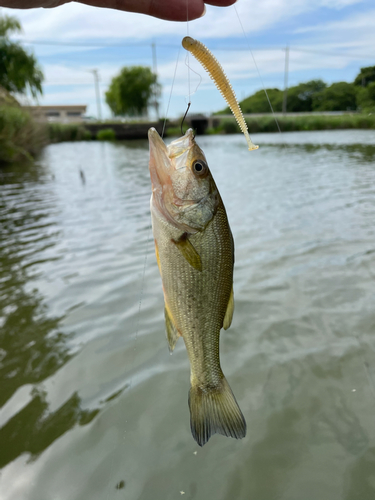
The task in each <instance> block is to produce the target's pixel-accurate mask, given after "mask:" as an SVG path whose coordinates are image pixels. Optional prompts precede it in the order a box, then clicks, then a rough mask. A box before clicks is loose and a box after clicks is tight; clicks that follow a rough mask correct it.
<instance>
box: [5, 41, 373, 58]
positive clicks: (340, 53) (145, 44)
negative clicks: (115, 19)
mask: <svg viewBox="0 0 375 500" xmlns="http://www.w3.org/2000/svg"><path fill="white" fill-rule="evenodd" d="M0 38H3V37H0ZM12 40H14V41H15V42H21V43H25V44H30V45H51V46H61V47H63V46H67V47H91V48H92V47H94V48H111V47H135V46H137V47H149V46H150V45H151V46H152V45H153V44H154V45H156V44H155V43H154V42H137V43H132V42H118V43H102V42H79V41H77V42H67V41H61V40H38V39H36V40H32V39H18V38H17V39H16V38H15V39H13V38H12ZM157 46H158V47H164V48H173V49H175V48H176V47H177V46H179V44H177V43H168V44H167V43H158V44H157ZM211 46H212V47H213V48H214V50H221V51H244V50H248V47H246V46H243V45H236V46H225V47H222V46H220V45H219V46H214V45H212V44H211ZM289 49H290V50H291V51H292V50H293V51H295V52H307V53H315V54H325V55H332V56H342V57H350V58H354V59H374V58H375V54H374V53H372V54H353V53H350V52H349V53H348V52H344V51H343V50H336V51H335V50H326V49H321V50H319V49H310V48H307V47H301V46H298V45H293V47H289ZM252 50H253V51H257V50H262V51H267V50H275V51H277V50H280V51H284V50H285V47H280V46H266V45H264V46H257V47H254V48H253V49H252ZM344 50H345V49H344Z"/></svg>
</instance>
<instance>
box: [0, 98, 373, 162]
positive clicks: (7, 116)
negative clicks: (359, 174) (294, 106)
mask: <svg viewBox="0 0 375 500" xmlns="http://www.w3.org/2000/svg"><path fill="white" fill-rule="evenodd" d="M275 118H276V119H275ZM245 119H246V123H247V126H248V129H249V132H250V134H254V133H267V132H278V130H279V129H280V131H281V132H298V131H313V130H344V129H363V130H366V129H367V130H369V129H375V114H359V113H353V114H351V113H347V114H341V115H327V114H311V115H306V114H301V115H297V114H293V115H292V114H291V115H288V114H287V115H277V116H276V117H274V116H273V115H272V114H268V115H254V116H253V117H251V116H249V115H247V116H246V118H245ZM276 120H277V122H276ZM180 121H181V120H173V121H172V120H167V121H166V123H164V120H160V121H159V122H143V123H142V122H140V123H139V122H138V123H137V122H134V123H119V122H102V123H99V122H97V123H70V124H64V123H43V124H42V123H37V122H35V121H34V120H32V118H31V117H30V115H29V114H28V113H27V112H25V111H24V110H23V109H22V108H21V107H18V106H0V163H9V162H13V161H17V160H19V159H21V158H23V157H24V158H32V157H35V155H37V154H38V153H39V152H40V150H41V149H42V148H43V146H44V145H46V144H48V143H57V142H68V141H89V140H128V139H147V132H148V129H149V128H150V127H155V128H156V129H157V130H158V132H159V133H161V132H162V130H163V128H165V131H164V136H166V137H168V136H169V137H171V136H180V135H181V128H180ZM187 126H189V127H192V128H194V129H195V130H196V132H197V135H213V134H220V135H225V134H237V133H239V127H238V125H237V123H236V121H235V119H234V117H228V116H224V117H221V116H212V117H205V116H203V115H199V116H192V117H188V118H187V119H186V120H185V126H184V129H186V127H187Z"/></svg>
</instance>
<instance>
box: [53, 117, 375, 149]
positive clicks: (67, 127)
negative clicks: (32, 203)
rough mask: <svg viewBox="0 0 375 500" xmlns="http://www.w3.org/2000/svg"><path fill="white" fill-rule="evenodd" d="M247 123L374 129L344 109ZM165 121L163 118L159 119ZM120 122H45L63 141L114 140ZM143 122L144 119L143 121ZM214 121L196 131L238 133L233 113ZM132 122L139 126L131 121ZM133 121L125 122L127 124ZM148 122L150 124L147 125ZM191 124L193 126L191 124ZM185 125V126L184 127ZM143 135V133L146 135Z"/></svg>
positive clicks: (289, 128)
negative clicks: (95, 128) (89, 125)
mask: <svg viewBox="0 0 375 500" xmlns="http://www.w3.org/2000/svg"><path fill="white" fill-rule="evenodd" d="M245 121H246V123H247V126H248V128H249V133H250V134H256V133H267V132H278V126H277V123H278V125H279V127H280V130H281V132H300V131H312V130H345V129H364V130H369V129H370V130H375V114H368V113H347V114H346V113H345V114H342V115H327V114H312V115H306V114H305V113H301V116H298V115H297V114H296V113H293V114H291V115H288V114H286V115H282V116H277V123H276V121H275V118H274V117H273V115H272V114H267V115H262V116H259V115H258V116H257V115H256V116H254V117H248V116H247V117H246V120H245ZM160 122H161V123H162V124H164V120H160ZM118 123H119V122H116V121H115V122H113V123H111V122H109V121H108V122H103V123H102V127H103V128H102V130H100V131H99V132H97V133H96V134H92V133H91V132H90V131H89V130H87V129H86V128H85V124H84V123H83V124H64V123H51V124H48V129H49V134H50V141H51V142H52V143H54V142H63V141H82V140H116V134H115V131H114V129H113V128H111V125H112V126H118ZM142 123H143V124H144V123H145V122H142ZM180 123H181V119H180V120H173V121H172V120H167V122H166V126H165V133H164V135H165V136H166V137H174V136H180V135H181V128H180ZM214 123H215V125H214V126H213V127H207V128H206V130H205V132H204V133H203V134H199V135H215V134H218V135H226V134H240V133H241V130H240V129H239V127H238V125H237V123H236V120H235V118H234V117H222V118H221V117H220V116H215V119H214ZM133 125H134V126H138V123H137V122H134V124H133ZM131 126H132V124H131V123H130V124H129V123H127V127H131ZM150 126H151V125H150ZM193 128H194V126H193ZM185 129H186V126H184V130H185ZM145 139H146V137H145Z"/></svg>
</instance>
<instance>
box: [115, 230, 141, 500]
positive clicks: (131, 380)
mask: <svg viewBox="0 0 375 500" xmlns="http://www.w3.org/2000/svg"><path fill="white" fill-rule="evenodd" d="M150 233H151V224H149V225H148V226H147V239H146V251H145V257H144V263H143V272H142V280H141V291H140V294H139V304H138V312H137V320H136V326H135V334H134V338H133V340H132V342H133V343H134V348H133V352H134V354H133V356H132V361H131V364H130V369H129V373H130V381H129V386H128V387H127V389H128V390H127V393H128V397H129V396H130V394H131V391H132V388H133V379H134V375H133V374H132V371H133V368H134V363H135V358H136V353H137V341H138V333H139V321H140V317H141V309H142V300H143V290H144V284H145V276H146V267H147V256H148V247H149V241H150ZM125 423H127V420H126V419H125ZM124 432H126V430H125V431H124ZM123 437H124V438H125V436H123ZM117 448H118V446H117V447H116V448H115V449H114V450H113V453H114V452H115V450H116V449H117ZM114 460H115V456H113V458H112V463H111V465H110V474H109V476H110V477H109V485H110V488H109V490H108V495H107V500H108V499H109V497H110V494H111V488H112V486H113V485H112V480H113V466H114Z"/></svg>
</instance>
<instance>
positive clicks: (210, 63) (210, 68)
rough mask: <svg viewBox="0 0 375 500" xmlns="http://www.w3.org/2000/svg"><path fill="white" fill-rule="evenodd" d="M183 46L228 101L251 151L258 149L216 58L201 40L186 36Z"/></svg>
mask: <svg viewBox="0 0 375 500" xmlns="http://www.w3.org/2000/svg"><path fill="white" fill-rule="evenodd" d="M182 46H183V48H184V49H186V50H188V51H189V52H191V53H192V54H193V56H194V57H195V58H196V59H197V60H198V61H199V62H200V63H201V65H202V66H203V68H204V69H205V70H206V71H207V72H208V74H209V75H210V78H211V79H212V80H213V81H214V82H215V85H216V87H217V88H218V89H219V90H220V93H221V95H222V96H223V97H224V99H225V100H226V102H227V104H228V106H229V108H230V110H231V111H232V113H233V115H234V117H235V119H236V121H237V123H238V125H239V127H240V129H241V130H242V132H243V133H244V135H245V138H246V141H247V144H248V146H249V151H252V150H253V149H258V148H259V146H256V145H255V144H253V141H252V140H251V139H250V136H249V131H248V129H247V125H246V122H245V119H244V117H243V114H242V111H241V108H240V105H239V104H238V101H237V98H236V95H235V93H234V90H233V89H232V85H231V84H230V81H229V80H228V77H227V75H226V74H225V73H224V70H223V68H222V67H221V64H220V63H219V61H218V60H217V59H216V57H215V56H214V55H213V54H212V52H210V51H209V50H208V48H207V47H206V46H205V45H203V43H201V42H200V41H199V40H194V38H191V37H190V36H185V38H184V39H183V40H182Z"/></svg>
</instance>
